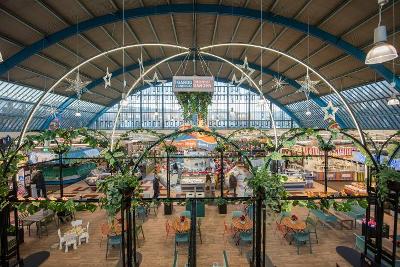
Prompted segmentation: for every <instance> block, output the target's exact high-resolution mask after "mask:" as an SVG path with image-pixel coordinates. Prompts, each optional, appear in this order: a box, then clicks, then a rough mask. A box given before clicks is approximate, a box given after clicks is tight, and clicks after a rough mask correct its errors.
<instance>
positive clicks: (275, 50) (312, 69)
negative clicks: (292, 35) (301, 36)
mask: <svg viewBox="0 0 400 267" xmlns="http://www.w3.org/2000/svg"><path fill="white" fill-rule="evenodd" d="M224 46H228V47H229V46H244V47H251V48H257V49H262V50H266V51H269V52H273V53H276V54H279V55H281V56H284V57H287V58H289V59H291V60H293V61H295V62H297V63H298V64H300V65H302V66H304V67H306V68H307V69H309V70H311V71H312V72H313V73H314V74H315V75H317V76H318V78H319V79H321V80H322V81H323V82H324V83H325V84H326V85H328V86H329V88H330V89H332V90H333V91H334V92H335V94H336V95H337V97H338V98H339V99H340V101H341V102H342V103H343V105H344V106H345V107H346V109H347V111H348V112H349V114H350V116H351V119H352V120H353V122H354V125H355V126H356V128H357V131H358V134H359V136H360V139H361V141H362V143H363V144H365V137H364V134H363V132H362V130H361V127H360V125H359V123H358V121H357V119H356V116H355V115H354V113H353V110H352V109H351V107H350V106H349V105H348V103H347V101H346V100H345V99H344V98H343V97H342V95H341V94H340V92H338V91H337V90H336V88H335V87H334V86H333V85H332V84H331V83H330V82H329V81H328V80H327V79H325V77H324V76H322V75H321V74H320V73H319V72H318V71H316V70H315V69H314V68H312V67H310V66H308V65H307V64H306V63H304V62H302V61H301V60H299V59H297V58H295V57H293V56H291V55H289V54H287V53H284V52H281V51H279V50H277V49H273V48H270V47H264V46H260V45H253V44H243V43H227V44H216V45H209V46H205V47H202V48H200V53H202V54H204V55H210V53H207V52H204V50H207V49H211V48H216V47H224Z"/></svg>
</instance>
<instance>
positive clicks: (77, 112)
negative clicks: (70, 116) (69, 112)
mask: <svg viewBox="0 0 400 267" xmlns="http://www.w3.org/2000/svg"><path fill="white" fill-rule="evenodd" d="M80 116H82V114H81V113H80V112H79V109H77V110H76V112H75V117H80Z"/></svg>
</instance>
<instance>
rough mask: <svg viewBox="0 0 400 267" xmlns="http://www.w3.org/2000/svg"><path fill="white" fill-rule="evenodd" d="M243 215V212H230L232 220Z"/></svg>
mask: <svg viewBox="0 0 400 267" xmlns="http://www.w3.org/2000/svg"><path fill="white" fill-rule="evenodd" d="M242 215H243V211H241V210H234V211H232V218H237V217H240V216H242Z"/></svg>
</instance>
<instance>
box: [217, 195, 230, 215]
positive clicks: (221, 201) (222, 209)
mask: <svg viewBox="0 0 400 267" xmlns="http://www.w3.org/2000/svg"><path fill="white" fill-rule="evenodd" d="M227 203H228V202H227V201H226V199H225V198H222V197H219V198H217V206H218V212H219V214H226V213H227Z"/></svg>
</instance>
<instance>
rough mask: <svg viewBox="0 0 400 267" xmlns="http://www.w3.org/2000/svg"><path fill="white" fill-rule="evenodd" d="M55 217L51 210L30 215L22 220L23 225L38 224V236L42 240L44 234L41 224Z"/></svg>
mask: <svg viewBox="0 0 400 267" xmlns="http://www.w3.org/2000/svg"><path fill="white" fill-rule="evenodd" d="M51 217H54V212H53V211H51V210H39V211H38V212H36V213H34V214H32V215H29V216H28V217H25V218H23V219H22V222H23V223H36V227H37V232H38V236H39V238H40V236H41V232H42V225H41V222H42V221H45V220H46V219H48V218H51Z"/></svg>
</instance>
